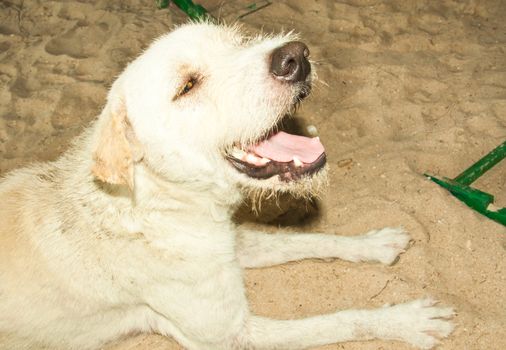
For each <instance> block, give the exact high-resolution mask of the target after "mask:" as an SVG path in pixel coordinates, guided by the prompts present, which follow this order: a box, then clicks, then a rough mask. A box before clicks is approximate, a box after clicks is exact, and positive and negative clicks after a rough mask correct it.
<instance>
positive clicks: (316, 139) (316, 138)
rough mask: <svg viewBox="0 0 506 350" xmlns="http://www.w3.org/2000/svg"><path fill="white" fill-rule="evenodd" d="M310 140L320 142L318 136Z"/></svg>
mask: <svg viewBox="0 0 506 350" xmlns="http://www.w3.org/2000/svg"><path fill="white" fill-rule="evenodd" d="M311 140H312V141H320V137H319V136H316V137H313V138H312V139H311Z"/></svg>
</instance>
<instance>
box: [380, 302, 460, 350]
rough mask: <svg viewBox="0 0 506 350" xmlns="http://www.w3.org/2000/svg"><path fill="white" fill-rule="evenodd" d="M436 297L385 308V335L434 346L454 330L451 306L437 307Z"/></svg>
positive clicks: (383, 325)
mask: <svg viewBox="0 0 506 350" xmlns="http://www.w3.org/2000/svg"><path fill="white" fill-rule="evenodd" d="M435 304H436V301H434V300H433V299H419V300H414V301H412V302H409V303H406V304H399V305H395V306H390V307H385V308H384V309H383V311H384V312H385V314H384V319H383V320H382V326H381V327H382V328H383V329H384V331H385V334H384V336H385V338H390V339H398V340H403V341H405V342H407V343H410V344H412V345H414V346H416V347H418V348H420V349H432V348H433V347H434V346H436V345H437V344H438V343H439V341H440V339H442V338H445V337H447V336H448V335H450V333H451V332H452V331H453V329H454V325H453V324H452V323H451V322H450V321H449V319H450V318H452V317H453V316H455V311H454V310H453V308H451V307H437V306H434V305H435Z"/></svg>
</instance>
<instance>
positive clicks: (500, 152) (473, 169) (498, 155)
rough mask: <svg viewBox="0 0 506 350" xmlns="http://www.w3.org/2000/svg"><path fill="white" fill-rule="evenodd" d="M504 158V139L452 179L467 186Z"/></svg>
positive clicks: (505, 146) (505, 152)
mask: <svg viewBox="0 0 506 350" xmlns="http://www.w3.org/2000/svg"><path fill="white" fill-rule="evenodd" d="M504 158H506V141H505V142H504V143H502V144H501V145H499V146H498V147H497V148H495V149H494V150H492V151H491V152H489V153H488V154H487V155H486V156H484V157H483V158H481V159H480V160H479V161H477V162H476V163H474V164H473V165H471V166H470V167H469V168H467V169H466V170H464V171H463V172H462V173H461V174H460V175H458V176H457V177H456V178H454V179H453V181H455V182H458V183H459V184H462V185H466V186H468V185H470V184H472V183H473V182H474V181H475V180H476V179H477V178H479V177H480V176H481V175H483V174H484V173H485V172H486V171H488V170H489V169H490V168H492V167H493V166H494V165H496V164H497V163H499V162H500V161H501V160H503V159H504Z"/></svg>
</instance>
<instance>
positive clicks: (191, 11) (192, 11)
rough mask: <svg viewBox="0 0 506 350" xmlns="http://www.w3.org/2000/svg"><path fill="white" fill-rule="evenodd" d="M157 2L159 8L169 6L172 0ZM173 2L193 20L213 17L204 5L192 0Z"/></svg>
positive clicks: (174, 0)
mask: <svg viewBox="0 0 506 350" xmlns="http://www.w3.org/2000/svg"><path fill="white" fill-rule="evenodd" d="M156 2H157V5H158V7H159V8H166V7H167V6H169V2H170V0H156ZM172 2H173V3H174V4H175V5H176V6H177V7H179V8H180V9H181V10H182V11H183V12H184V13H186V14H187V15H188V17H190V18H191V19H192V20H195V21H198V20H202V19H213V17H212V16H211V15H210V14H209V12H207V10H206V9H205V8H204V7H202V6H200V5H199V4H194V3H193V1H191V0H172Z"/></svg>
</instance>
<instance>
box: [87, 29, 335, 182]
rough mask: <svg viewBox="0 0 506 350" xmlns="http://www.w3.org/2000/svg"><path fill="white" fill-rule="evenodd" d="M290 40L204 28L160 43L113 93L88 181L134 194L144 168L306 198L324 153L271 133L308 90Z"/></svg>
mask: <svg viewBox="0 0 506 350" xmlns="http://www.w3.org/2000/svg"><path fill="white" fill-rule="evenodd" d="M295 40H296V38H295V37H294V36H292V35H290V34H288V35H281V36H267V37H256V38H246V37H244V36H243V35H241V33H240V32H239V30H238V29H237V28H235V27H225V26H218V25H213V24H207V23H202V24H190V25H185V26H182V27H180V28H178V29H177V30H175V31H173V32H171V33H170V34H167V35H165V36H163V37H161V38H159V39H158V40H157V41H155V42H154V43H153V44H152V45H151V46H150V47H149V48H148V49H147V50H146V51H145V52H144V53H143V54H142V55H141V56H139V57H138V58H137V59H136V60H135V61H134V62H132V63H131V64H130V65H129V66H128V67H127V69H126V70H125V71H124V72H123V74H121V76H120V77H119V78H118V79H117V81H116V82H115V83H114V85H113V87H112V89H111V91H110V94H109V97H108V103H107V105H106V107H105V108H104V111H103V113H102V115H101V118H100V121H99V123H100V125H99V128H100V130H101V133H99V137H98V142H97V147H96V152H95V153H94V159H95V165H94V168H93V172H94V174H95V175H96V176H97V177H98V178H99V179H101V180H102V181H105V182H109V183H115V184H127V185H129V186H130V187H133V186H134V177H135V175H134V171H133V169H134V164H135V163H136V162H142V164H143V165H145V166H147V167H148V168H149V169H150V171H152V172H153V173H156V174H157V175H158V176H160V177H161V178H163V179H165V180H167V181H177V182H185V181H191V182H196V181H197V182H208V183H220V184H223V183H224V182H225V183H226V184H227V185H233V186H240V187H243V188H247V189H250V190H251V189H273V190H283V191H291V190H294V191H295V192H300V191H302V189H303V188H305V189H306V190H307V189H308V188H309V186H308V184H310V183H312V182H313V181H312V180H314V179H315V178H318V177H321V176H323V175H322V173H323V171H321V170H322V169H323V168H324V165H325V153H324V149H323V146H322V144H321V143H320V141H319V139H318V138H312V139H311V138H307V137H302V136H295V135H290V134H288V133H285V132H282V131H281V132H280V131H278V127H279V125H280V122H281V120H282V119H283V118H285V117H286V116H287V115H288V114H290V113H291V112H293V110H294V108H295V106H296V105H297V104H298V103H299V102H300V101H302V100H303V99H304V98H305V97H306V96H307V95H308V94H309V92H310V90H311V79H312V71H311V64H310V62H309V61H308V55H309V50H308V48H307V47H306V45H305V44H303V43H301V42H299V41H295ZM141 159H142V160H141Z"/></svg>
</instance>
